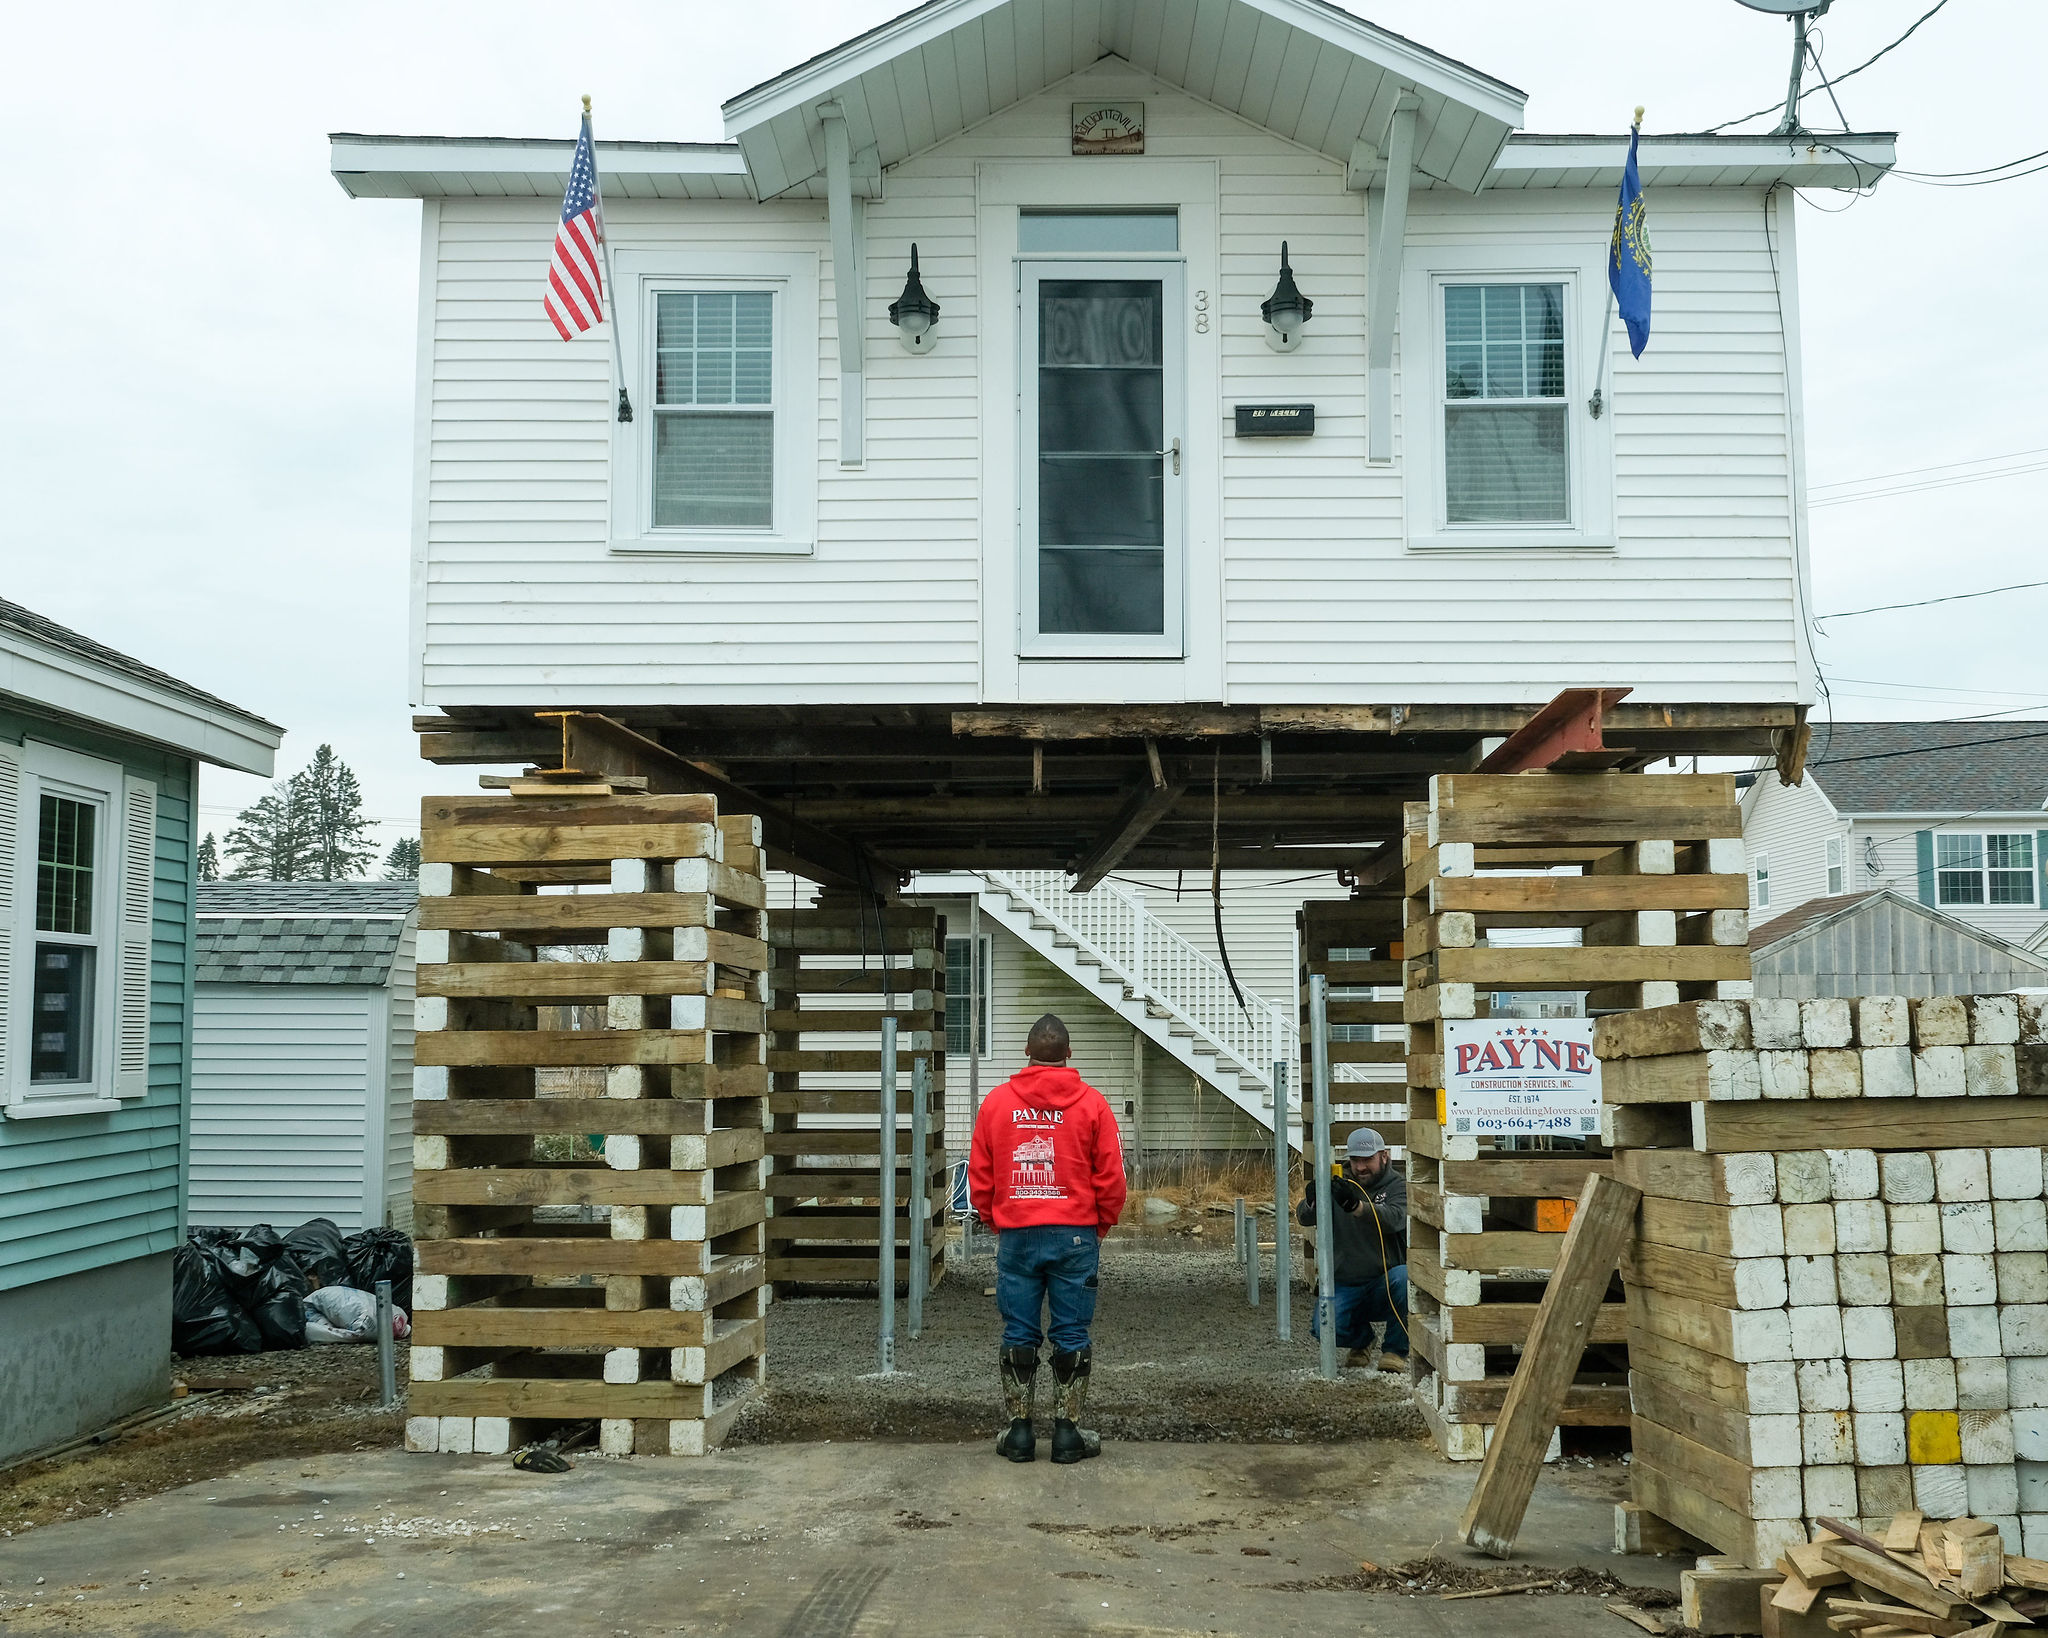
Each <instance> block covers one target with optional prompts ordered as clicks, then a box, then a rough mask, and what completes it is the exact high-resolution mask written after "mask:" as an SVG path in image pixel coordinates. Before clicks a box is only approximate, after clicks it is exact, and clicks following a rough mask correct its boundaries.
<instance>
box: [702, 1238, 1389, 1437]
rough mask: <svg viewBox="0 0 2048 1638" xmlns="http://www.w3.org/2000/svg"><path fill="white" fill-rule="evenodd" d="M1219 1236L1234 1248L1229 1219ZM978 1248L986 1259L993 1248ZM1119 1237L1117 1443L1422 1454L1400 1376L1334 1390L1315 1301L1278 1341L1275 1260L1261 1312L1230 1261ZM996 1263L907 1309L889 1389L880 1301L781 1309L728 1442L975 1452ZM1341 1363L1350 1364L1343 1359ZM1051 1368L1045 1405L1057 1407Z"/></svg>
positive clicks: (961, 1273)
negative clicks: (970, 1444)
mask: <svg viewBox="0 0 2048 1638" xmlns="http://www.w3.org/2000/svg"><path fill="white" fill-rule="evenodd" d="M1223 1232H1224V1236H1225V1238H1226V1240H1227V1239H1228V1237H1229V1223H1228V1219H1225V1221H1224V1225H1223ZM979 1243H980V1245H981V1246H982V1247H984V1248H985V1247H986V1246H987V1244H988V1241H987V1238H986V1236H983V1237H982V1238H981V1240H980V1242H979ZM1181 1244H1184V1242H1178V1241H1168V1242H1164V1243H1162V1242H1159V1241H1156V1240H1155V1241H1151V1242H1147V1241H1143V1240H1138V1239H1127V1238H1125V1237H1124V1236H1122V1235H1116V1236H1112V1237H1111V1238H1110V1239H1109V1240H1108V1241H1106V1242H1105V1243H1104V1246H1103V1255H1102V1273H1101V1297H1100V1300H1099V1304H1098V1307H1097V1310H1096V1321H1095V1331H1094V1338H1095V1369H1094V1382H1093V1386H1092V1390H1091V1395H1090V1400H1089V1414H1090V1418H1091V1420H1092V1422H1093V1423H1094V1425H1095V1427H1096V1428H1097V1429H1098V1430H1099V1431H1100V1432H1101V1433H1102V1435H1103V1437H1104V1438H1105V1439H1110V1440H1160V1439H1164V1440H1177V1441H1208V1440H1233V1441H1245V1442H1249V1443H1278V1444H1286V1443H1300V1444H1315V1443H1324V1442H1331V1441H1336V1442H1345V1441H1351V1440H1357V1439H1365V1438H1371V1439H1419V1438H1421V1437H1423V1426H1422V1420H1421V1417H1420V1416H1419V1415H1418V1414H1417V1413H1416V1411H1415V1407H1414V1403H1413V1400H1412V1398H1411V1397H1410V1389H1409V1386H1408V1380H1407V1377H1406V1376H1405V1375H1402V1376H1391V1375H1386V1374H1382V1373H1378V1372H1370V1371H1364V1370H1345V1371H1342V1372H1341V1374H1340V1378H1339V1380H1337V1381H1335V1382H1328V1381H1325V1380H1323V1378H1322V1377H1321V1376H1320V1374H1319V1373H1318V1370H1317V1360H1318V1354H1317V1345H1316V1343H1315V1342H1314V1341H1313V1340H1311V1338H1310V1336H1309V1317H1310V1309H1311V1307H1312V1305H1313V1297H1312V1294H1311V1293H1310V1292H1309V1290H1308V1289H1307V1288H1306V1286H1304V1285H1303V1284H1302V1283H1301V1282H1300V1279H1299V1277H1297V1280H1296V1283H1295V1289H1294V1291H1293V1292H1292V1314H1293V1330H1294V1338H1293V1340H1292V1341H1291V1342H1286V1343H1283V1342H1281V1341H1280V1340H1279V1339H1278V1337H1277V1336H1276V1334H1275V1318H1276V1316H1275V1311H1274V1306H1273V1298H1274V1293H1273V1287H1272V1254H1271V1252H1270V1251H1268V1252H1267V1253H1266V1254H1265V1256H1264V1257H1263V1259H1262V1263H1263V1267H1262V1271H1261V1290H1260V1299H1261V1300H1260V1304H1259V1306H1258V1307H1257V1308H1253V1307H1251V1306H1249V1304H1248V1303H1247V1302H1246V1300H1245V1282H1244V1271H1243V1269H1242V1268H1241V1267H1240V1266H1239V1264H1238V1262H1237V1260H1236V1258H1235V1256H1234V1255H1233V1253H1232V1252H1231V1251H1230V1250H1229V1249H1228V1247H1227V1246H1226V1247H1225V1248H1224V1249H1221V1250H1216V1251H1211V1250H1207V1249H1202V1250H1179V1249H1174V1248H1176V1247H1177V1246H1179V1245H1181ZM994 1284H995V1259H994V1257H993V1255H992V1254H990V1253H989V1252H988V1251H986V1250H985V1249H984V1250H982V1251H980V1253H979V1254H978V1255H976V1256H975V1257H974V1258H972V1259H958V1258H956V1260H955V1261H954V1263H953V1264H952V1266H951V1268H950V1269H949V1271H948V1272H947V1275H946V1277H945V1279H944V1280H943V1281H942V1282H941V1283H940V1285H939V1287H938V1288H937V1289H936V1290H935V1291H933V1292H932V1293H931V1294H930V1295H929V1296H928V1297H927V1299H926V1303H925V1319H924V1330H923V1334H922V1335H921V1336H920V1337H919V1338H918V1339H917V1340H915V1341H913V1340H911V1338H910V1336H909V1332H908V1328H907V1326H908V1321H907V1316H906V1304H905V1303H904V1302H902V1301H901V1300H900V1299H899V1300H898V1302H897V1305H896V1327H897V1336H896V1374H895V1375H893V1376H887V1377H884V1376H881V1375H879V1374H877V1373H878V1371H879V1364H880V1361H879V1357H878V1353H877V1347H876V1331H877V1320H878V1312H877V1309H876V1305H875V1299H874V1294H873V1288H872V1287H870V1288H869V1291H868V1293H867V1294H866V1295H865V1296H861V1297H843V1298H835V1297H824V1298H819V1297H796V1298H789V1299H785V1298H783V1297H781V1296H779V1295H778V1298H777V1300H776V1303H775V1305H774V1307H773V1308H771V1309H770V1310H769V1315H768V1387H767V1391H766V1393H765V1394H764V1395H763V1397H762V1398H761V1399H760V1401H759V1402H758V1405H757V1406H756V1407H755V1408H754V1409H752V1410H750V1411H749V1412H747V1413H746V1414H745V1415H744V1416H743V1418H742V1420H741V1421H740V1423H739V1424H738V1426H737V1427H736V1428H735V1429H734V1432H733V1436H732V1439H731V1440H730V1441H729V1442H730V1443H735V1444H744V1443H760V1442H769V1441H773V1442H781V1441H786V1440H793V1439H866V1438H887V1439H945V1440H952V1439H972V1438H976V1437H981V1436H988V1437H991V1438H992V1437H993V1436H994V1433H995V1431H996V1427H997V1423H998V1422H999V1420H1000V1411H999V1408H998V1407H999V1406H1000V1403H1001V1397H1000V1393H999V1390H998V1386H997V1382H996V1348H997V1340H998V1337H999V1335H1000V1333H1001V1322H1000V1320H999V1319H998V1318H997V1316H996V1306H995V1298H994V1297H992V1296H989V1295H986V1294H985V1293H986V1292H987V1291H988V1289H989V1288H990V1287H992V1286H993V1285H994ZM1340 1358H1341V1356H1340ZM1050 1385H1051V1373H1050V1371H1049V1370H1047V1369H1045V1368H1043V1367H1041V1370H1040V1373H1039V1402H1040V1410H1041V1413H1043V1412H1044V1411H1045V1410H1046V1409H1047V1407H1048V1405H1049V1402H1050V1392H1051V1386H1050Z"/></svg>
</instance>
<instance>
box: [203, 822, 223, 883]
mask: <svg viewBox="0 0 2048 1638" xmlns="http://www.w3.org/2000/svg"><path fill="white" fill-rule="evenodd" d="M199 879H200V880H201V881H203V882H217V881H219V880H220V847H219V844H218V843H216V842H215V841H214V839H213V832H212V831H210V830H209V831H208V832H207V833H206V836H205V839H204V840H202V841H201V842H200V844H199Z"/></svg>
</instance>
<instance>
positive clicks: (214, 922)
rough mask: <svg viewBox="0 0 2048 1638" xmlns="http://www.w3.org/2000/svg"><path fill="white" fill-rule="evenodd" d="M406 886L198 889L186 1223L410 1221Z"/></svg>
mask: <svg viewBox="0 0 2048 1638" xmlns="http://www.w3.org/2000/svg"><path fill="white" fill-rule="evenodd" d="M418 919H419V918H418V894H417V891H416V890H415V887H414V884H413V883H411V882H207V883H204V884H202V885H201V887H200V889H199V936H198V941H197V948H198V972H197V993H198V1000H197V1013H196V1018H195V1021H194V1028H193V1042H192V1146H191V1164H190V1169H189V1173H188V1179H187V1183H186V1200H187V1217H188V1220H189V1221H190V1222H192V1223H195V1224H222V1225H233V1226H243V1225H247V1224H250V1223H263V1222H267V1223H273V1224H275V1225H276V1226H277V1227H278V1229H279V1230H280V1231H284V1230H287V1229H290V1228H291V1227H293V1226H294V1225H296V1224H299V1223H302V1222H304V1221H305V1220H306V1219H307V1218H309V1217H329V1218H332V1219H333V1220H334V1221H335V1222H336V1223H338V1224H339V1225H340V1226H341V1227H342V1228H343V1229H344V1230H355V1229H360V1228H374V1227H379V1226H389V1227H394V1228H409V1227H410V1226H411V1222H412V1035H413V1020H412V1013H413V945H414V942H415V938H416V935H417V930H418Z"/></svg>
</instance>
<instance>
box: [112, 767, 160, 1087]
mask: <svg viewBox="0 0 2048 1638" xmlns="http://www.w3.org/2000/svg"><path fill="white" fill-rule="evenodd" d="M155 891H156V786H155V785H153V784H151V783H150V782H149V781H148V780H147V779H126V780H123V781H122V786H121V997H120V1016H119V1018H118V1020H117V1022H116V1025H115V1043H114V1051H115V1073H114V1096H115V1097H117V1098H140V1097H146V1096H147V1095H148V1093H149V939H150V926H149V922H150V906H151V901H152V899H153V898H154V896H155Z"/></svg>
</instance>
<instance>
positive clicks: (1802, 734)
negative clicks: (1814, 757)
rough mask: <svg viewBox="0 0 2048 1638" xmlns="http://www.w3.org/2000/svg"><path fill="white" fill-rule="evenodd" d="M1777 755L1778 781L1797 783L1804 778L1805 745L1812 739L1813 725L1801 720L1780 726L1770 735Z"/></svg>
mask: <svg viewBox="0 0 2048 1638" xmlns="http://www.w3.org/2000/svg"><path fill="white" fill-rule="evenodd" d="M1771 739H1772V741H1773V749H1774V750H1775V751H1776V753H1777V757H1778V783H1779V784H1781V785H1797V784H1799V783H1801V782H1802V781H1803V780H1804V779H1805V778H1806V747H1807V745H1808V744H1809V743H1811V741H1812V739H1813V725H1812V724H1811V723H1806V722H1802V723H1799V724H1798V725H1797V726H1795V727H1791V728H1780V729H1779V730H1778V731H1777V732H1776V733H1775V734H1773V735H1772V736H1771Z"/></svg>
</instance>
